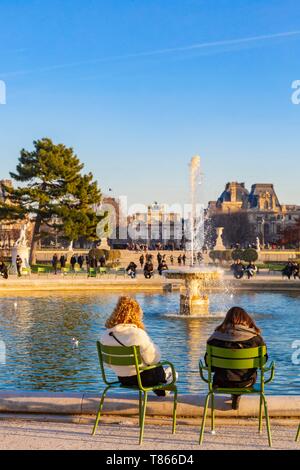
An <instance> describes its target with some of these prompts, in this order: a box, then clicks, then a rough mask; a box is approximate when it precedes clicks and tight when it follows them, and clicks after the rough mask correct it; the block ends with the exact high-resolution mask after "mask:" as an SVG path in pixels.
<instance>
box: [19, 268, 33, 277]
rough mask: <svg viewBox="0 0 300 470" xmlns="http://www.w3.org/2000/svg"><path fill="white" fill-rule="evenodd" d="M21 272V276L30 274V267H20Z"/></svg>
mask: <svg viewBox="0 0 300 470" xmlns="http://www.w3.org/2000/svg"><path fill="white" fill-rule="evenodd" d="M21 274H22V276H30V274H31V271H30V268H22V269H21Z"/></svg>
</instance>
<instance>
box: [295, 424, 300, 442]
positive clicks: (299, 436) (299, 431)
mask: <svg viewBox="0 0 300 470" xmlns="http://www.w3.org/2000/svg"><path fill="white" fill-rule="evenodd" d="M299 439H300V424H299V428H298V431H297V435H296V442H298V441H299Z"/></svg>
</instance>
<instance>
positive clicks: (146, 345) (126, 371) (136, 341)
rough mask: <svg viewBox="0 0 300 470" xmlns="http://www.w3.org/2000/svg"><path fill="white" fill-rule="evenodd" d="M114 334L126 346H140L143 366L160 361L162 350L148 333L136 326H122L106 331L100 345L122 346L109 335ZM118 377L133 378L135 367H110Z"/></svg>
mask: <svg viewBox="0 0 300 470" xmlns="http://www.w3.org/2000/svg"><path fill="white" fill-rule="evenodd" d="M111 332H113V333H114V335H115V336H116V338H118V340H119V341H121V343H122V344H124V345H125V346H140V352H141V356H142V360H143V366H144V367H145V366H152V365H154V364H157V363H158V362H159V361H160V357H161V355H160V350H159V347H158V346H156V345H155V344H154V343H153V341H152V340H151V339H150V337H149V336H148V335H147V333H146V332H145V331H144V330H142V329H141V328H138V327H137V326H136V325H131V324H122V325H117V326H115V327H114V328H112V329H110V330H106V332H105V333H104V335H103V336H102V337H101V339H100V343H102V344H103V345H104V346H120V344H119V343H118V342H117V341H116V340H115V339H114V337H113V336H109V333H111ZM110 368H111V369H112V370H113V371H114V372H115V374H116V375H117V376H118V377H131V376H133V375H136V370H135V366H110Z"/></svg>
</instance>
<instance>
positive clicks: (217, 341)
mask: <svg viewBox="0 0 300 470" xmlns="http://www.w3.org/2000/svg"><path fill="white" fill-rule="evenodd" d="M207 344H208V345H210V346H216V347H219V348H226V349H247V348H256V347H259V346H265V342H264V340H263V338H262V336H261V331H260V329H259V328H258V327H257V326H256V324H255V322H254V320H253V319H252V318H251V317H250V315H248V313H247V312H246V311H245V310H244V309H243V308H241V307H232V308H231V309H230V310H229V311H228V312H227V315H226V317H225V320H224V321H223V323H221V325H219V326H218V327H217V328H216V330H215V332H214V333H213V335H212V336H211V337H210V338H209V339H208V341H207ZM206 359H207V355H206V356H205V361H206ZM206 364H207V363H206ZM256 380H257V370H256V369H238V370H229V369H219V368H215V369H214V378H213V386H214V387H215V388H218V387H221V388H245V387H252V386H253V385H254V384H255V382H256ZM240 398H241V397H240V395H233V396H232V409H234V410H238V408H239V402H240Z"/></svg>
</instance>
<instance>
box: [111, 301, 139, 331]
mask: <svg viewBox="0 0 300 470" xmlns="http://www.w3.org/2000/svg"><path fill="white" fill-rule="evenodd" d="M142 317H143V310H142V309H141V306H140V304H139V303H138V302H137V301H136V300H135V299H132V298H131V297H120V298H119V300H118V303H117V305H116V307H115V309H114V311H113V313H112V314H111V316H110V317H109V318H108V320H107V321H106V324H105V326H106V328H109V329H110V328H113V327H114V326H116V325H122V324H131V325H136V326H137V327H138V328H141V329H142V330H144V329H145V326H144V324H143V322H142Z"/></svg>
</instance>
